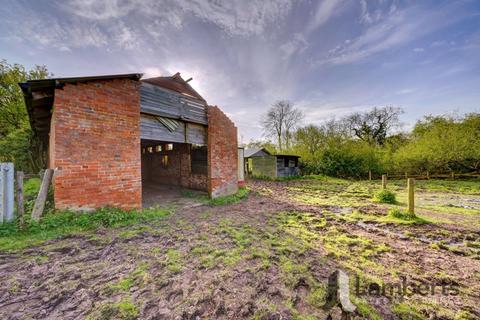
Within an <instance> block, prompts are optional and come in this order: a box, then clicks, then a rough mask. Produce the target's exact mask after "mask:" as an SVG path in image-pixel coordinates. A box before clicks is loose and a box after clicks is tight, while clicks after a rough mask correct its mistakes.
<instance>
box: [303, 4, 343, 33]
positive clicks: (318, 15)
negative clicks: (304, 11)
mask: <svg viewBox="0 0 480 320" xmlns="http://www.w3.org/2000/svg"><path fill="white" fill-rule="evenodd" d="M341 3H342V1H341V0H323V1H321V2H319V3H318V6H317V9H316V11H315V15H314V16H313V18H312V19H311V20H310V22H309V24H308V26H307V28H306V32H307V33H309V32H312V31H314V30H315V29H317V28H318V27H320V26H322V25H324V24H325V23H327V21H328V20H329V19H330V18H331V17H332V16H333V14H334V13H335V10H336V9H337V8H338V6H339V4H341Z"/></svg>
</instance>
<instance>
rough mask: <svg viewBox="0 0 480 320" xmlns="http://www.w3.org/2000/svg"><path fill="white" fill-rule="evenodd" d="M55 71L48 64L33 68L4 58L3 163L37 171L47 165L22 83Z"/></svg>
mask: <svg viewBox="0 0 480 320" xmlns="http://www.w3.org/2000/svg"><path fill="white" fill-rule="evenodd" d="M48 76H51V74H50V73H49V72H48V70H47V68H46V67H45V66H35V67H33V68H32V69H31V70H26V69H25V67H23V66H22V65H19V64H13V65H11V64H9V63H7V61H5V60H0V162H13V163H14V164H15V168H16V169H17V170H23V171H25V172H33V173H37V172H38V171H39V170H40V169H41V168H44V167H45V159H46V157H45V154H44V150H43V148H42V145H41V142H40V141H39V139H37V137H36V136H35V135H34V133H33V132H32V130H31V128H30V123H29V121H28V115H27V109H26V107H25V102H24V100H23V94H22V91H21V90H20V87H19V86H18V83H19V82H25V81H27V80H34V79H44V78H46V77H48Z"/></svg>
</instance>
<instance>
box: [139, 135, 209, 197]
mask: <svg viewBox="0 0 480 320" xmlns="http://www.w3.org/2000/svg"><path fill="white" fill-rule="evenodd" d="M159 145H162V147H163V150H162V151H161V152H158V153H157V152H154V153H145V154H143V155H142V179H143V180H144V181H149V182H150V183H153V184H170V185H176V186H178V185H180V186H182V187H185V188H189V189H197V190H203V191H207V176H206V175H204V174H193V173H192V169H191V167H192V166H191V159H190V153H191V145H190V144H186V143H174V144H173V150H165V145H166V144H165V143H159ZM163 155H168V165H167V167H164V166H163V165H162V156H163Z"/></svg>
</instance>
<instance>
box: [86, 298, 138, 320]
mask: <svg viewBox="0 0 480 320" xmlns="http://www.w3.org/2000/svg"><path fill="white" fill-rule="evenodd" d="M139 314H140V311H139V309H138V307H137V306H136V305H135V304H134V303H133V302H132V301H131V300H129V299H126V298H124V299H122V300H121V301H119V302H111V303H106V304H103V305H102V306H101V307H100V310H99V315H98V316H97V317H93V319H98V320H110V319H120V320H134V319H137V318H138V316H139Z"/></svg>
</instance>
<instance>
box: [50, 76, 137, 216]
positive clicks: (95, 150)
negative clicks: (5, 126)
mask: <svg viewBox="0 0 480 320" xmlns="http://www.w3.org/2000/svg"><path fill="white" fill-rule="evenodd" d="M139 92H140V91H139V82H138V81H134V80H131V79H114V80H103V81H90V82H83V83H74V84H70V83H67V84H65V86H64V87H63V88H59V89H55V99H54V109H53V110H54V111H53V115H52V129H51V136H50V166H51V167H53V168H55V169H56V172H55V176H54V198H55V207H56V208H57V209H74V210H79V209H80V210H88V209H93V208H99V207H106V206H109V207H117V208H122V209H140V208H141V207H142V182H141V155H140V93H139Z"/></svg>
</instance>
